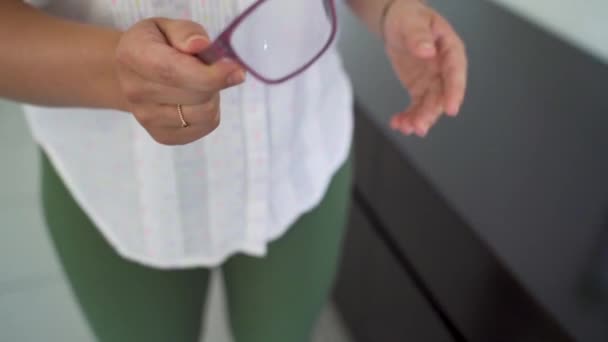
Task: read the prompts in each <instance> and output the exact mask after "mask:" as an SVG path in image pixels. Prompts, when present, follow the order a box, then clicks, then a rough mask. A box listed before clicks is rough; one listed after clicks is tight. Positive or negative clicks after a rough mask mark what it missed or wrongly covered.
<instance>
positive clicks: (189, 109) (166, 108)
mask: <svg viewBox="0 0 608 342" xmlns="http://www.w3.org/2000/svg"><path fill="white" fill-rule="evenodd" d="M158 107H159V108H160V109H161V112H162V113H163V116H164V121H163V126H164V127H166V128H174V129H177V128H183V127H182V121H181V118H180V116H179V111H178V109H177V105H171V104H167V105H160V106H158ZM182 116H183V118H184V120H185V121H186V123H188V125H189V126H190V127H195V128H196V127H199V126H205V127H207V126H213V127H214V128H215V127H217V125H219V118H220V96H219V94H216V95H215V96H213V97H212V98H211V99H210V100H209V101H207V102H205V103H202V104H197V105H190V106H187V105H183V106H182ZM190 127H188V128H190Z"/></svg>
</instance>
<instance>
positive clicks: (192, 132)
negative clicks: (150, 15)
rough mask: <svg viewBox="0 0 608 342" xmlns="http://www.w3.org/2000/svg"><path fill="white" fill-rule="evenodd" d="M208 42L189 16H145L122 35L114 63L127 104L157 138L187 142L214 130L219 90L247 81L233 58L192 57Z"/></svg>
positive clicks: (203, 30) (201, 30) (217, 115)
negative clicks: (210, 61) (204, 59)
mask: <svg viewBox="0 0 608 342" xmlns="http://www.w3.org/2000/svg"><path fill="white" fill-rule="evenodd" d="M209 44H210V41H209V38H208V36H207V33H206V32H205V29H204V28H203V27H202V26H200V25H199V24H197V23H194V22H191V21H185V20H170V19H164V18H154V19H146V20H143V21H140V22H138V23H137V24H135V25H134V26H133V27H131V28H130V29H129V30H128V31H126V32H125V33H123V35H122V38H121V39H120V41H119V43H118V46H117V49H116V55H115V63H116V72H117V75H118V80H119V83H120V87H121V89H122V93H123V95H124V96H123V97H124V99H125V100H126V104H125V107H126V110H127V111H129V112H131V113H133V115H134V116H135V118H136V119H137V121H138V122H139V123H140V124H141V125H142V126H143V127H144V128H145V129H146V130H147V131H148V133H149V134H150V135H151V136H152V137H153V138H154V140H156V141H157V142H159V143H161V144H164V145H183V144H188V143H190V142H193V141H196V140H198V139H200V138H202V137H204V136H206V135H207V134H209V133H211V132H212V131H213V130H214V129H216V128H217V127H218V125H219V122H220V95H219V92H220V90H222V89H226V88H228V87H231V86H235V85H237V84H240V83H242V82H243V81H244V80H245V72H244V70H243V69H242V68H241V67H240V66H239V65H238V64H237V63H236V62H234V61H229V60H223V61H220V62H218V63H215V64H213V65H205V64H204V63H202V62H201V61H200V60H199V59H197V58H196V57H194V56H193V55H194V54H196V53H198V52H201V51H202V50H204V49H205V48H206V47H207V46H208V45H209ZM178 104H181V105H182V109H183V115H184V119H185V120H186V121H187V122H188V124H189V126H188V127H186V128H184V127H182V122H181V120H180V117H179V114H178V110H177V105H178Z"/></svg>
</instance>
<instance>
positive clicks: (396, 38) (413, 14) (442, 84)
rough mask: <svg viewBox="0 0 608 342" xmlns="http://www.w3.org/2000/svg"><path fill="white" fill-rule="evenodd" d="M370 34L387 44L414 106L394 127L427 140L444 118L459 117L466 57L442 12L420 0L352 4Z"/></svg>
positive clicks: (354, 1) (400, 115) (398, 115)
mask: <svg viewBox="0 0 608 342" xmlns="http://www.w3.org/2000/svg"><path fill="white" fill-rule="evenodd" d="M349 3H350V5H351V7H352V8H353V10H354V11H355V12H356V13H358V14H359V16H360V17H361V18H362V19H363V21H364V22H365V23H366V24H367V26H368V27H369V28H370V30H371V31H373V32H376V33H377V34H378V35H380V36H381V37H382V38H383V39H384V41H385V49H386V53H387V55H388V57H389V59H390V61H391V63H392V66H393V70H394V71H395V73H396V75H397V77H398V78H399V80H400V81H401V83H402V84H403V86H404V88H405V89H406V90H407V91H408V92H409V94H410V97H411V99H412V101H411V103H410V104H409V106H408V107H407V108H405V109H404V110H403V111H402V112H400V113H396V114H395V115H394V116H393V118H392V120H391V127H392V128H393V129H395V130H399V131H401V132H403V134H406V135H410V134H416V135H418V136H420V137H424V136H426V135H427V134H428V132H429V130H430V129H431V127H432V126H433V125H435V123H437V121H438V120H439V118H440V117H441V116H442V115H443V114H447V115H449V116H456V115H457V114H458V112H459V111H460V107H461V106H462V103H463V100H464V96H465V89H466V83H467V57H466V52H465V46H464V44H463V42H462V39H461V38H460V37H459V35H458V34H457V33H456V32H455V31H454V29H453V28H452V27H451V26H450V24H449V23H448V22H447V20H445V18H443V17H442V16H441V15H440V14H439V13H437V11H435V10H434V9H432V8H431V7H429V6H428V5H426V4H425V3H424V2H422V1H420V0H395V1H393V2H392V3H390V4H389V6H390V7H389V9H388V11H387V12H386V16H385V19H384V20H383V21H382V20H381V19H380V18H381V17H382V12H383V10H384V8H385V6H386V5H387V3H388V2H387V1H370V0H349Z"/></svg>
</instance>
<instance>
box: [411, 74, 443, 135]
mask: <svg viewBox="0 0 608 342" xmlns="http://www.w3.org/2000/svg"><path fill="white" fill-rule="evenodd" d="M440 91H441V89H440V86H439V85H438V84H435V86H434V87H433V88H431V89H429V91H428V92H427V93H426V94H425V96H424V99H423V100H422V101H421V103H420V105H419V106H418V108H417V110H416V112H413V113H411V114H410V121H411V123H412V125H413V126H414V131H415V132H416V134H417V135H418V136H420V137H426V136H427V134H428V132H429V130H430V129H431V127H432V126H433V125H435V123H436V122H437V120H438V119H439V117H440V116H441V114H442V113H443V106H442V104H441V101H440V100H441V92H440Z"/></svg>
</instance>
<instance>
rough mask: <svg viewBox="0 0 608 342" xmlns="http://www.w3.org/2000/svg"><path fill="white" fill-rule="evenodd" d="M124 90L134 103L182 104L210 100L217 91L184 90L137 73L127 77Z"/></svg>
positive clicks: (123, 85)
mask: <svg viewBox="0 0 608 342" xmlns="http://www.w3.org/2000/svg"><path fill="white" fill-rule="evenodd" d="M122 90H123V93H124V94H125V97H126V99H127V100H128V101H129V102H130V103H133V104H138V105H141V104H146V103H156V104H178V103H179V104H182V105H199V104H203V103H206V102H207V101H209V100H210V99H211V98H212V97H213V96H214V95H215V94H216V93H208V92H200V91H193V90H187V89H186V90H184V89H180V88H174V87H169V86H164V85H162V84H159V83H154V82H149V81H147V80H145V79H143V78H141V77H140V76H139V75H137V74H135V73H131V77H128V78H125V79H124V80H123V82H122Z"/></svg>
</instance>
